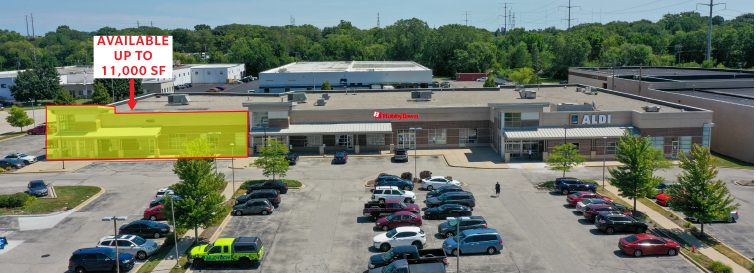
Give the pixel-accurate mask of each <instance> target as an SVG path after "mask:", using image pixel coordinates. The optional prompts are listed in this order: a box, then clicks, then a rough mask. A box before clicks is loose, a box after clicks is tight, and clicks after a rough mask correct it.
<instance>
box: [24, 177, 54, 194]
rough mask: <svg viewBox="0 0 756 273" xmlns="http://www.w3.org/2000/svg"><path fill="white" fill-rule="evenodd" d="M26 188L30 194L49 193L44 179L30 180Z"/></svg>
mask: <svg viewBox="0 0 756 273" xmlns="http://www.w3.org/2000/svg"><path fill="white" fill-rule="evenodd" d="M26 189H27V191H29V195H31V196H47V195H48V194H49V193H48V189H47V185H46V184H45V181H42V180H32V181H30V182H29V185H27V186H26Z"/></svg>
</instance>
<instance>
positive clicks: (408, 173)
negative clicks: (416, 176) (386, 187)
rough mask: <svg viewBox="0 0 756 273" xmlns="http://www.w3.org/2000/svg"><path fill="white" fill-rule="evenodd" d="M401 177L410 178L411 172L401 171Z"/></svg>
mask: <svg viewBox="0 0 756 273" xmlns="http://www.w3.org/2000/svg"><path fill="white" fill-rule="evenodd" d="M401 178H402V179H407V180H412V173H411V172H403V173H402V176H401Z"/></svg>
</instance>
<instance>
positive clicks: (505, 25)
mask: <svg viewBox="0 0 756 273" xmlns="http://www.w3.org/2000/svg"><path fill="white" fill-rule="evenodd" d="M511 4H512V3H499V5H504V15H498V16H496V17H497V18H498V17H504V31H503V33H504V34H506V32H507V20H508V19H509V16H508V15H507V5H511Z"/></svg>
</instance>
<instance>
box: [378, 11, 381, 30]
mask: <svg viewBox="0 0 756 273" xmlns="http://www.w3.org/2000/svg"><path fill="white" fill-rule="evenodd" d="M378 28H381V13H380V12H379V13H378Z"/></svg>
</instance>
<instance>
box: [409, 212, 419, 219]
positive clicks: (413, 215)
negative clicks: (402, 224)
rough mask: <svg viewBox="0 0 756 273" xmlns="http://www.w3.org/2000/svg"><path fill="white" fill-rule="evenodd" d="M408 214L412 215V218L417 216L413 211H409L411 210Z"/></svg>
mask: <svg viewBox="0 0 756 273" xmlns="http://www.w3.org/2000/svg"><path fill="white" fill-rule="evenodd" d="M409 215H410V216H412V218H417V214H414V213H411V212H410V214H409Z"/></svg>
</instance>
